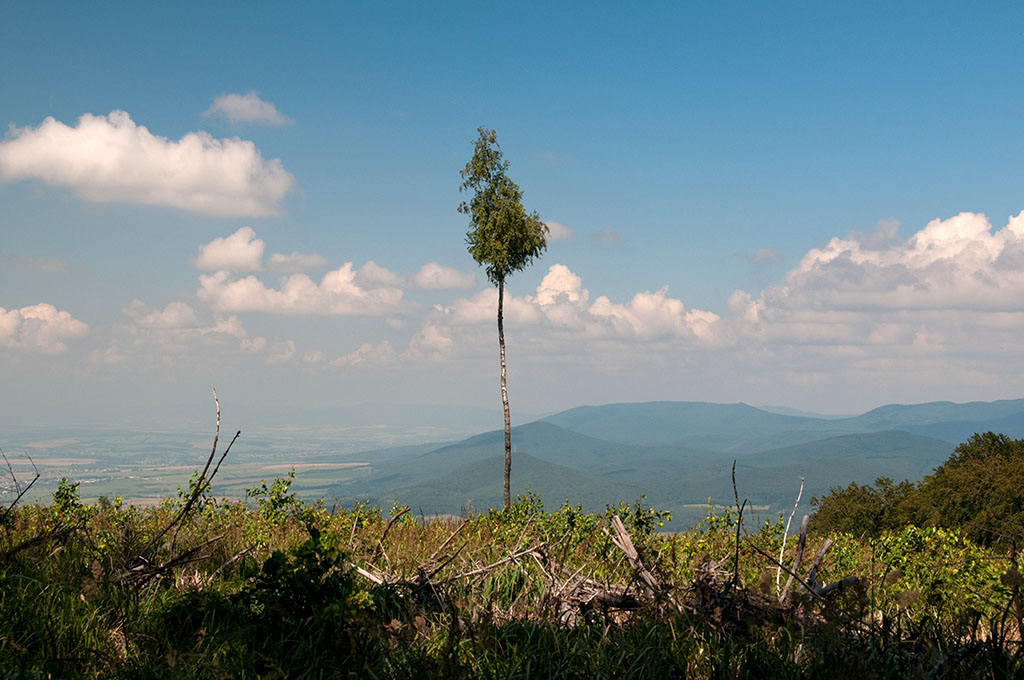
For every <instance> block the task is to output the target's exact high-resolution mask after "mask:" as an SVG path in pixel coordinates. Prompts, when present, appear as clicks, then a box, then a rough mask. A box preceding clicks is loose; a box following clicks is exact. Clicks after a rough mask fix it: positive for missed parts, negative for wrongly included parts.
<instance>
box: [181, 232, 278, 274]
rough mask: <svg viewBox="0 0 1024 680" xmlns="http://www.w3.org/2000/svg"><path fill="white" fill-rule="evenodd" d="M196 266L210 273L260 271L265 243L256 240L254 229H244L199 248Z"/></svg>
mask: <svg viewBox="0 0 1024 680" xmlns="http://www.w3.org/2000/svg"><path fill="white" fill-rule="evenodd" d="M195 265H196V268H197V269H206V270H209V271H218V270H222V269H223V270H225V271H242V272H251V271H259V270H260V269H262V267H263V241H262V240H260V239H258V238H256V232H255V231H253V229H252V227H242V228H241V229H239V230H238V231H236V232H235V233H233V234H231V236H225V237H222V238H215V239H213V240H212V241H210V242H209V243H207V244H206V245H202V246H199V255H198V256H197V257H196V261H195Z"/></svg>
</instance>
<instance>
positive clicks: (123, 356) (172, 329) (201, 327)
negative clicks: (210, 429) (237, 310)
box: [90, 300, 296, 365]
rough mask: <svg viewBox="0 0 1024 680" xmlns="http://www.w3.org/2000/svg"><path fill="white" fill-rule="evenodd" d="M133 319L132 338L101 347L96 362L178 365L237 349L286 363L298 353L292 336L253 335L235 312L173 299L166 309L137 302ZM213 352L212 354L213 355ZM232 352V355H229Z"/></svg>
mask: <svg viewBox="0 0 1024 680" xmlns="http://www.w3.org/2000/svg"><path fill="white" fill-rule="evenodd" d="M122 313H123V314H124V315H125V316H126V317H127V318H128V319H129V320H130V322H131V323H130V324H129V325H128V326H127V329H126V330H127V334H126V336H125V337H126V340H123V341H122V342H121V346H117V345H116V344H115V345H112V346H110V347H108V348H107V349H106V350H105V351H99V350H96V351H94V352H93V354H92V355H91V357H90V359H91V361H92V362H93V363H98V364H113V363H123V362H125V361H127V360H129V359H135V360H141V361H142V362H143V363H150V364H152V363H159V364H166V365H173V364H175V363H176V362H189V363H190V364H195V362H197V361H201V360H202V359H200V358H199V357H206V358H209V357H213V356H219V357H222V358H223V357H224V356H226V355H230V354H232V353H239V352H240V353H243V354H252V355H261V356H262V357H263V360H264V362H265V363H266V364H268V365H277V364H283V363H287V362H289V361H291V359H292V358H293V357H294V356H295V353H296V348H295V342H294V341H292V340H279V339H274V340H268V339H267V338H265V337H263V336H256V337H252V336H250V335H249V333H248V331H247V330H246V329H245V326H244V325H243V324H242V321H241V320H240V319H239V318H238V317H237V316H235V315H231V316H227V317H224V316H218V315H213V318H210V314H209V312H205V313H200V312H197V311H196V310H195V309H193V308H192V307H191V306H190V305H188V304H187V303H185V302H180V301H175V302H170V303H168V304H167V305H166V306H165V307H164V308H163V309H159V308H154V309H150V308H148V307H147V306H146V305H145V304H144V303H143V302H142V301H141V300H133V301H132V303H131V304H129V305H128V306H127V307H125V308H124V309H123V310H122ZM211 352H212V354H211ZM225 353H226V354H225Z"/></svg>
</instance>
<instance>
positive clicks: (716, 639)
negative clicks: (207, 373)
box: [0, 484, 1024, 678]
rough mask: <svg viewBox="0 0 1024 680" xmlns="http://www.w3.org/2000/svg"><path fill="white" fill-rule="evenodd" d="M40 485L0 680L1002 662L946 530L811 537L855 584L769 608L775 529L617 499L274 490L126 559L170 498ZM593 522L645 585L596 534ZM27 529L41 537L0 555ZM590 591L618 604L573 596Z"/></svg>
mask: <svg viewBox="0 0 1024 680" xmlns="http://www.w3.org/2000/svg"><path fill="white" fill-rule="evenodd" d="M62 488H63V495H61V496H60V497H59V498H57V499H56V500H55V502H54V503H53V504H51V505H49V506H39V505H34V506H25V507H20V506H19V507H16V508H14V509H13V510H12V511H11V512H10V513H8V514H7V515H5V516H4V522H3V527H2V528H0V677H2V678H36V677H38V678H44V677H68V678H77V677H81V678H332V677H343V678H344V677H368V678H453V677H454V678H460V677H462V678H531V677H536V678H612V677H622V678H672V677H679V678H765V677H770V678H798V677H799V678H836V677H872V678H906V677H921V678H924V677H938V678H959V677H972V678H973V677H990V678H1000V677H1007V678H1008V677H1019V676H1020V675H1022V674H1024V661H1022V652H1021V647H1020V639H1021V638H1020V627H1021V624H1022V622H1021V620H1020V618H1019V617H1020V615H1021V614H1022V611H1021V601H1020V594H1019V590H1020V586H1021V579H1020V576H1019V573H1018V572H1017V564H1016V561H1017V560H1016V558H1013V559H1009V557H1008V556H1007V558H1006V559H992V558H993V556H991V555H987V554H986V553H984V552H983V551H981V550H980V549H979V548H977V547H976V546H974V545H973V544H971V543H970V542H969V541H967V540H965V539H963V538H962V537H960V536H959V535H958V534H956V533H955V532H950V531H944V530H910V529H908V530H904V531H901V532H893V533H890V534H887V535H886V536H884V537H883V538H882V539H877V540H875V541H862V540H859V539H857V538H855V537H852V536H848V535H838V536H833V537H831V538H832V539H833V540H834V541H835V547H834V548H833V550H832V551H831V552H830V553H829V554H828V556H827V557H826V559H825V561H824V563H823V565H822V570H821V578H820V580H824V581H837V580H839V579H842V578H845V577H847V576H851V575H853V576H857V577H858V579H859V580H858V582H857V584H855V585H854V586H851V587H850V588H846V589H841V590H838V591H836V592H835V593H833V594H831V595H829V596H828V597H827V598H820V597H816V596H814V595H812V594H808V593H805V592H800V589H799V588H797V592H796V593H795V595H794V596H793V597H792V598H790V599H788V600H786V601H785V602H783V603H781V604H780V603H779V601H778V593H777V591H776V588H775V572H776V569H777V565H776V564H775V563H774V562H773V561H770V560H768V559H766V558H765V554H768V555H776V556H777V555H778V554H779V550H780V549H781V547H782V545H781V543H782V525H781V522H780V523H776V524H772V523H768V524H765V525H764V526H762V527H760V528H757V530H756V531H753V532H751V533H749V534H748V533H746V532H742V531H737V528H738V527H737V524H736V521H737V517H736V516H735V514H734V513H730V512H728V511H722V512H716V511H711V512H709V515H708V518H707V520H706V521H705V522H704V523H703V524H702V525H701V526H700V527H698V528H697V529H695V530H693V531H690V532H685V533H681V534H674V535H662V534H659V533H657V528H658V522H659V519H660V517H659V515H658V513H654V512H652V511H651V510H650V509H648V508H645V507H644V506H643V505H642V504H639V503H638V504H634V505H630V506H625V505H621V506H618V507H616V508H614V509H613V510H610V511H609V513H606V514H595V513H584V512H582V511H581V510H580V509H579V507H573V506H571V505H568V504H565V505H563V506H562V507H561V508H558V509H555V510H552V511H546V510H544V508H543V507H542V506H541V504H540V502H539V501H538V500H537V499H536V498H535V497H529V496H527V497H525V498H524V497H521V498H520V499H519V500H518V501H517V502H516V503H515V504H514V505H513V507H512V508H511V509H510V510H508V511H501V512H495V511H492V512H489V513H485V514H480V515H474V516H470V517H466V518H462V519H427V518H422V517H420V518H416V517H414V516H412V513H400V511H399V509H395V510H393V511H392V512H390V513H386V512H384V511H382V510H381V509H379V508H375V507H369V506H365V505H359V506H356V507H353V508H349V509H345V510H340V511H336V512H331V511H328V510H327V509H326V508H325V507H324V506H323V504H322V503H318V504H313V505H305V504H303V503H302V502H301V501H300V500H299V499H297V498H296V497H294V495H288V494H287V484H284V485H282V486H278V487H277V489H276V491H274V492H273V493H270V488H268V489H266V491H267V493H264V494H262V495H261V494H260V493H255V494H253V496H252V498H251V499H250V500H252V501H254V504H253V505H245V504H243V503H237V502H217V501H214V500H211V499H209V498H206V497H203V498H201V499H199V500H198V501H197V502H196V503H195V505H196V510H195V511H194V512H192V513H190V515H189V516H188V518H187V521H185V522H184V523H183V524H182V525H181V527H180V529H179V530H177V531H176V532H174V533H175V534H176V537H175V538H174V540H173V543H174V545H171V543H172V541H171V535H170V532H168V533H167V536H166V537H164V538H161V540H160V541H159V542H158V545H156V546H155V547H154V548H153V549H152V551H151V552H150V553H148V554H147V555H143V554H142V553H143V552H145V550H146V549H147V546H149V545H150V544H151V543H152V539H153V537H154V536H158V535H160V532H161V530H162V529H163V528H164V527H166V525H167V523H168V522H169V521H170V520H171V519H172V518H173V517H174V516H175V514H176V513H177V512H178V511H179V510H180V507H181V502H182V501H181V500H178V501H168V502H166V503H165V504H164V505H162V506H159V507H154V508H146V509H143V508H138V507H132V506H127V507H122V506H121V505H120V503H117V502H109V501H101V502H100V503H97V504H96V505H92V506H84V505H82V504H81V503H79V502H78V501H77V495H76V494H74V493H68V492H69V490H70V491H74V489H69V487H68V486H64V487H62ZM611 513H615V514H619V515H621V516H622V517H623V519H624V520H625V524H626V526H627V528H628V530H629V533H630V535H631V537H632V539H633V542H634V544H635V545H636V547H637V550H638V553H639V557H640V559H641V560H643V564H644V565H645V567H646V568H648V569H650V571H651V573H652V574H653V575H654V577H655V578H656V579H657V581H658V584H659V588H660V589H661V590H660V592H659V594H658V596H657V597H649V596H647V595H645V594H644V593H643V592H642V591H641V590H640V589H639V588H638V587H637V585H636V580H635V574H634V571H633V569H632V568H631V567H630V564H629V563H628V561H627V560H626V559H625V558H624V556H623V554H622V552H621V551H620V550H619V549H618V548H616V546H615V545H614V544H613V542H612V541H611V539H610V538H609V536H608V535H607V533H606V531H605V529H606V528H607V526H608V521H607V520H608V518H609V516H610V514H611ZM58 527H72V530H71V531H68V532H65V533H63V534H60V535H56V536H55V534H54V529H55V528H58ZM48 536H55V537H52V538H46V537H48ZM737 536H740V541H739V543H738V544H737V540H736V539H737ZM33 537H43V540H40V541H39V542H38V543H36V544H34V545H32V547H30V548H27V549H22V550H19V551H17V552H12V550H13V548H14V547H15V546H19V545H23V544H24V543H25V542H26V541H28V540H30V539H32V538H33ZM212 537H219V538H218V539H217V540H215V541H210V539H211V538H212ZM791 543H792V542H791ZM737 545H738V549H737ZM816 549H817V545H810V546H808V551H809V552H810V553H811V554H813V551H814V550H816ZM190 550H193V551H194V552H193V553H189V551H190ZM182 554H188V555H189V557H188V559H187V560H183V561H181V562H178V563H174V564H173V566H172V567H171V568H168V569H166V570H163V571H159V572H156V575H155V576H153V577H152V578H148V579H145V580H143V579H139V578H137V577H136V576H135V575H136V574H138V573H141V571H140V570H145V569H153V568H154V564H155V563H160V562H161V560H163V561H165V562H166V561H168V560H171V559H172V557H173V556H176V555H177V556H180V555H182ZM515 555H519V556H518V557H515V558H514V559H510V556H515ZM792 557H793V547H792V546H790V547H789V548H788V549H787V551H786V557H785V559H784V560H783V561H784V562H785V563H786V564H787V565H790V564H791V563H792ZM996 557H998V556H996ZM142 558H145V560H144V561H143V559H142ZM801 574H802V576H803V577H806V567H805V568H802V570H801ZM1015 574H1016V576H1014V575H1015ZM602 591H606V592H615V593H618V594H619V595H621V596H622V597H621V599H620V600H619V602H620V604H621V603H625V602H627V601H629V602H630V604H628V606H627V605H623V606H622V607H619V608H616V607H610V606H602V605H600V604H597V603H596V602H597V600H593V599H592V600H590V601H587V599H586V598H587V597H589V596H590V595H588V594H593V593H595V592H602Z"/></svg>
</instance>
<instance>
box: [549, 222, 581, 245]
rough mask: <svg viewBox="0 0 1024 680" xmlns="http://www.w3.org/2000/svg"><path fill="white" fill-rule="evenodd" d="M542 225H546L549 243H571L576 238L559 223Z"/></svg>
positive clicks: (568, 229)
mask: <svg viewBox="0 0 1024 680" xmlns="http://www.w3.org/2000/svg"><path fill="white" fill-rule="evenodd" d="M544 224H546V225H548V240H549V241H572V240H573V239H575V238H576V234H575V233H573V230H572V229H570V228H569V227H567V226H565V225H564V224H561V223H560V222H545V223H544Z"/></svg>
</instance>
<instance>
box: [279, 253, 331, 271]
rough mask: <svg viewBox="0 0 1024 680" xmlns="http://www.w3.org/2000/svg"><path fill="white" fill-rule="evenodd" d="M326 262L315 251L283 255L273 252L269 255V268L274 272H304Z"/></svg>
mask: <svg viewBox="0 0 1024 680" xmlns="http://www.w3.org/2000/svg"><path fill="white" fill-rule="evenodd" d="M326 264H327V258H325V257H324V256H322V255H317V254H316V253H296V252H293V253H292V254H291V255H283V254H281V253H274V254H273V255H271V256H270V268H271V269H272V270H274V271H276V272H305V271H309V270H310V269H319V268H320V267H323V266H325V265H326Z"/></svg>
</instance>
